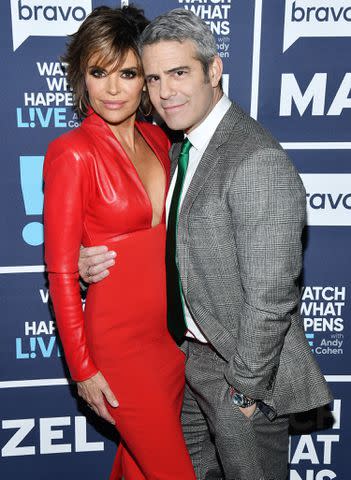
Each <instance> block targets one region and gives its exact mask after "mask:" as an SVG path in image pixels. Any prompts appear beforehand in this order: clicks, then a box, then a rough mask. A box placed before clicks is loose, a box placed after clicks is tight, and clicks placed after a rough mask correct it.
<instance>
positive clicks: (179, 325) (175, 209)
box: [166, 138, 192, 344]
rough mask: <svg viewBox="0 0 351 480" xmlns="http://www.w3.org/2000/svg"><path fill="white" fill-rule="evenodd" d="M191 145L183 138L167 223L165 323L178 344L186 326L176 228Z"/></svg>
mask: <svg viewBox="0 0 351 480" xmlns="http://www.w3.org/2000/svg"><path fill="white" fill-rule="evenodd" d="M191 146H192V145H191V143H190V141H189V140H188V139H187V138H185V139H184V141H183V143H182V148H181V150H180V154H179V159H178V174H177V180H176V183H175V186H174V190H173V195H172V200H171V205H170V209H169V214H168V225H167V241H166V271H167V325H168V330H169V332H170V334H171V335H172V337H173V338H174V340H175V341H176V342H177V343H178V344H180V343H181V342H182V339H183V337H184V334H185V332H186V330H187V327H186V322H185V316H184V310H183V297H182V293H181V288H182V287H181V281H180V277H179V270H178V262H177V228H178V215H179V204H180V197H181V194H182V190H183V184H184V178H185V174H186V170H187V168H188V163H189V150H190V148H191Z"/></svg>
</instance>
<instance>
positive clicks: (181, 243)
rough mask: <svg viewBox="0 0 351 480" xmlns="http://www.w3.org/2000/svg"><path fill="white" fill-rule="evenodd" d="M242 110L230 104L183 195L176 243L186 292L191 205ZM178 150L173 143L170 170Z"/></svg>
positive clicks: (175, 163) (213, 169)
mask: <svg viewBox="0 0 351 480" xmlns="http://www.w3.org/2000/svg"><path fill="white" fill-rule="evenodd" d="M242 115H243V112H242V110H241V109H240V107H238V106H237V105H236V104H234V103H233V104H232V106H231V107H230V108H229V110H228V112H227V113H226V114H225V115H224V117H223V119H222V120H221V122H220V123H219V125H218V127H217V129H216V131H215V133H214V134H213V137H212V138H211V141H210V143H209V144H208V147H207V148H206V150H205V152H204V154H203V156H202V158H201V160H200V163H199V165H198V167H197V169H196V171H195V174H194V176H193V178H192V181H191V183H190V185H189V188H188V191H187V193H186V195H185V197H184V200H183V203H182V207H181V210H180V214H179V223H178V244H177V256H178V263H179V270H180V276H181V279H182V285H183V289H184V291H185V292H186V290H187V271H188V268H187V267H188V266H187V260H188V255H187V254H186V248H187V245H186V239H187V236H188V235H187V229H188V216H189V211H190V209H191V206H192V205H193V203H194V201H195V199H196V197H197V195H198V194H199V192H200V191H201V189H202V187H203V185H204V184H205V182H206V181H207V179H208V178H209V177H210V175H213V173H214V171H215V169H216V166H217V163H218V161H219V159H220V154H219V152H218V150H219V148H220V147H221V146H222V145H223V144H225V143H226V142H227V139H228V137H229V135H230V133H231V132H232V130H233V129H234V128H235V125H236V123H237V122H238V121H239V120H240V118H241V117H242ZM179 152H180V144H177V145H174V148H173V149H172V152H171V153H172V168H171V172H172V174H173V173H174V170H175V168H176V165H177V162H178V159H177V158H178V155H179Z"/></svg>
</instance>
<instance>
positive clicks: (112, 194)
mask: <svg viewBox="0 0 351 480" xmlns="http://www.w3.org/2000/svg"><path fill="white" fill-rule="evenodd" d="M136 128H137V129H138V130H139V132H140V133H141V135H142V136H143V138H144V139H145V141H146V142H147V143H148V145H149V146H150V147H151V149H152V150H153V151H154V153H155V154H156V156H157V158H158V159H159V161H160V162H161V164H162V165H163V168H164V170H165V173H166V177H167V185H168V183H169V158H168V147H169V142H168V139H167V137H166V136H165V134H164V133H163V132H162V130H161V129H159V128H158V127H155V126H153V125H150V124H147V123H138V122H137V123H136ZM44 181H45V202H44V224H45V260H46V264H47V269H48V272H49V282H50V294H51V297H52V300H53V304H54V309H55V314H56V321H57V325H58V329H59V333H60V336H61V340H62V343H63V346H64V351H65V356H66V360H67V363H68V366H69V369H70V373H71V376H72V378H73V379H74V380H77V381H81V380H85V379H88V378H89V377H91V376H92V375H94V374H95V373H97V371H99V370H100V371H101V372H102V373H103V375H104V376H105V378H106V380H107V381H108V383H109V385H110V387H111V389H112V391H113V392H114V394H115V396H116V398H117V399H118V401H119V404H120V406H119V407H118V408H110V407H109V406H108V408H109V412H110V413H111V415H112V416H113V417H114V419H115V421H116V427H117V429H118V431H119V433H120V436H121V439H122V440H121V444H120V446H119V449H118V453H117V456H116V460H115V463H114V467H113V470H112V473H111V477H110V478H111V479H121V478H122V477H123V478H124V479H125V480H139V479H140V480H141V479H143V480H145V479H148V480H156V479H157V480H166V479H167V480H188V479H189V480H190V479H191V480H194V479H195V474H194V471H193V468H192V465H191V461H190V457H189V454H188V452H187V450H186V447H185V443H184V439H183V434H182V430H181V425H180V419H179V417H180V410H181V404H182V399H183V389H184V355H183V353H182V352H181V351H180V350H179V349H178V347H177V346H176V345H175V343H174V342H173V340H172V339H171V337H170V335H169V333H168V331H167V327H166V293H165V265H164V257H165V218H164V217H163V220H162V222H161V224H159V225H158V226H156V227H151V220H152V206H151V202H150V200H149V197H148V195H147V193H146V191H145V189H144V187H143V184H142V182H141V180H140V178H139V176H138V174H137V172H136V170H135V167H134V165H133V164H132V162H131V161H130V159H129V158H128V157H127V155H126V153H125V152H124V150H123V148H122V147H121V145H120V143H119V142H118V140H117V139H116V137H115V136H114V134H113V133H112V131H111V130H110V128H109V127H108V125H107V124H106V123H105V122H104V121H103V120H102V119H101V118H100V117H99V116H98V115H96V114H95V113H93V114H91V115H89V116H88V117H87V118H86V119H85V120H84V121H83V122H82V125H81V126H80V127H79V128H77V129H75V130H73V131H71V132H68V133H66V134H64V135H62V136H61V137H59V138H58V139H57V140H55V141H54V142H52V143H51V144H50V146H49V149H48V152H47V155H46V158H45V163H44ZM81 244H83V245H85V246H93V245H107V246H108V247H109V248H110V249H113V250H115V251H116V252H117V258H116V264H115V266H114V267H113V268H111V270H110V275H109V276H108V277H107V278H105V279H104V280H102V281H101V282H100V283H98V284H94V285H91V286H90V287H89V289H88V295H87V301H86V307H85V312H84V315H83V311H82V307H81V299H80V290H79V283H78V271H77V265H78V256H79V248H80V245H81Z"/></svg>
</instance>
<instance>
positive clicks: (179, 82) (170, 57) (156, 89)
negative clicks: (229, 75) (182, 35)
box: [142, 40, 222, 133]
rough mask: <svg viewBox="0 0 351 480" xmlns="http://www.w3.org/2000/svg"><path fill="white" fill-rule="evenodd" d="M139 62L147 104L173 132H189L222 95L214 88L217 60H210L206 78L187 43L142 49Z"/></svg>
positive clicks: (218, 75) (219, 65)
mask: <svg viewBox="0 0 351 480" xmlns="http://www.w3.org/2000/svg"><path fill="white" fill-rule="evenodd" d="M142 62H143V66H144V72H145V78H146V84H147V87H148V90H149V94H150V99H151V102H152V103H153V105H154V107H155V108H156V110H157V112H158V114H159V115H160V116H161V117H162V119H163V120H164V121H165V122H166V124H167V125H168V127H169V128H171V129H173V130H184V131H185V132H186V133H189V132H191V131H192V130H193V129H194V128H196V127H197V126H198V125H200V123H202V122H203V120H204V119H205V118H206V117H207V115H208V114H209V113H210V111H211V110H212V109H213V107H214V105H215V104H216V103H217V101H218V100H219V98H220V97H221V95H222V94H221V92H220V89H219V87H218V83H219V81H220V78H221V74H222V62H221V60H220V59H219V57H216V58H215V59H214V61H213V63H212V64H211V65H210V68H209V74H208V78H206V77H205V75H204V72H203V69H202V65H201V63H200V61H199V60H197V59H196V48H195V45H194V44H193V42H191V41H190V40H186V41H184V42H182V43H180V42H178V41H160V42H158V43H154V44H152V45H146V46H145V47H144V49H143V54H142Z"/></svg>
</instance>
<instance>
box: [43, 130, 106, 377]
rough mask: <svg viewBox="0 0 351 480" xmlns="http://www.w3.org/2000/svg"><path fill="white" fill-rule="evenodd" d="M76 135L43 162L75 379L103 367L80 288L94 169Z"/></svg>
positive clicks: (57, 144)
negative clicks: (90, 343) (94, 354)
mask: <svg viewBox="0 0 351 480" xmlns="http://www.w3.org/2000/svg"><path fill="white" fill-rule="evenodd" d="M73 144H74V143H72V139H70V141H65V140H63V139H62V137H60V138H59V139H58V140H56V141H54V142H52V143H51V144H50V146H49V149H48V152H47V155H46V157H45V162H44V182H45V186H44V236H45V262H46V265H47V271H48V274H49V290H50V295H51V299H52V301H53V305H54V310H55V316H56V323H57V327H58V330H59V333H60V338H61V341H62V344H63V348H64V352H65V357H66V360H67V364H68V367H69V370H70V373H71V376H72V378H73V379H74V380H76V381H83V380H86V379H88V378H90V377H92V376H93V375H94V374H96V373H97V372H98V370H97V368H96V366H95V365H94V363H93V361H92V359H91V357H90V355H89V351H88V347H87V342H86V336H85V331H84V317H83V310H82V302H81V296H80V288H79V281H78V280H79V274H78V258H79V249H80V245H81V240H82V231H83V223H84V211H85V207H86V203H87V199H88V197H89V186H90V179H89V172H88V168H87V166H86V164H85V162H84V159H83V158H82V156H81V155H80V154H79V153H78V152H77V151H76V150H75V149H74V147H72V146H71V145H73Z"/></svg>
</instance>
